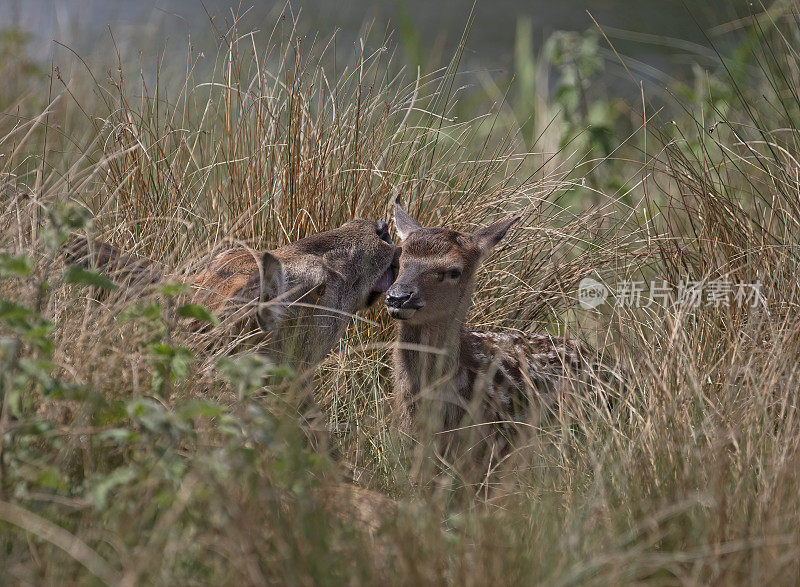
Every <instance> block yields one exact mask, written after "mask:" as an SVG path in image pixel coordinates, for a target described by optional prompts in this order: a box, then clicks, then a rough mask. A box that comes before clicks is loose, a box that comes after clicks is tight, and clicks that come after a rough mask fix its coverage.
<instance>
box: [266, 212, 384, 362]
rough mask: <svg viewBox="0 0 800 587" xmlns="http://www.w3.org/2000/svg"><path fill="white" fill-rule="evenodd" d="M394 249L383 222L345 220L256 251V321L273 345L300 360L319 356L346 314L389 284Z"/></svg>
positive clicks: (370, 300) (362, 306) (333, 341)
mask: <svg viewBox="0 0 800 587" xmlns="http://www.w3.org/2000/svg"><path fill="white" fill-rule="evenodd" d="M399 253H400V251H399V249H398V248H397V247H396V246H395V245H394V243H393V242H392V239H391V237H390V236H389V227H388V225H387V224H386V222H384V221H382V220H380V221H377V222H373V221H368V220H361V219H356V220H351V221H350V222H347V223H346V224H344V225H342V226H341V227H339V228H337V229H334V230H329V231H326V232H321V233H318V234H315V235H312V236H309V237H307V238H304V239H301V240H298V241H295V242H293V243H291V244H289V245H286V246H284V247H281V248H280V249H276V250H273V251H265V252H264V253H262V255H261V263H260V266H259V274H258V275H257V276H256V275H254V276H253V277H254V278H256V277H257V284H258V299H259V309H258V311H257V312H256V319H257V322H258V325H259V326H260V327H261V329H262V330H264V331H266V332H271V333H272V334H273V339H274V343H273V344H274V345H277V346H279V347H281V350H282V353H281V354H284V355H285V354H286V348H287V347H288V346H291V347H292V348H293V349H294V351H295V352H291V353H290V354H291V355H295V356H299V357H300V359H301V362H303V363H308V364H314V363H316V362H318V361H320V360H321V359H322V358H323V357H324V356H325V355H326V354H327V353H328V352H329V351H330V349H331V348H332V347H333V346H334V345H335V344H336V342H337V341H338V340H339V339H340V338H341V336H342V335H343V334H344V330H345V328H346V327H347V324H348V323H349V321H350V318H351V317H352V315H353V314H355V313H356V312H357V311H359V310H362V309H365V308H367V307H369V306H371V305H372V304H374V303H375V301H377V300H378V298H379V297H380V296H381V294H382V293H384V292H385V291H386V290H388V289H389V286H391V284H392V282H393V281H394V278H395V276H396V275H397V259H398V257H399Z"/></svg>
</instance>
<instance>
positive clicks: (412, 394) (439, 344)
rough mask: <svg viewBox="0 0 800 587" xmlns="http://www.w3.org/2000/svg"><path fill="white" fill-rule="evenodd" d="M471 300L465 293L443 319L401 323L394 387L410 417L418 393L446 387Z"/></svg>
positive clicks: (457, 358) (457, 356)
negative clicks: (419, 322)
mask: <svg viewBox="0 0 800 587" xmlns="http://www.w3.org/2000/svg"><path fill="white" fill-rule="evenodd" d="M471 301H472V295H471V292H465V295H464V296H463V298H462V299H461V301H460V303H459V304H458V306H457V307H456V309H455V311H453V312H452V313H450V314H449V315H448V316H447V317H446V318H445V319H442V320H439V321H436V322H431V323H426V324H408V323H405V322H400V323H399V324H398V332H397V343H398V344H397V346H396V348H395V353H394V373H395V387H396V392H397V393H398V394H399V397H398V399H399V400H400V402H401V403H402V406H401V407H402V408H403V410H404V411H405V412H407V413H408V416H409V417H410V415H411V412H413V405H414V404H415V403H416V400H417V399H418V397H419V395H420V392H421V391H425V390H428V389H444V388H446V387H448V386H449V384H450V381H451V380H452V378H453V376H454V375H455V373H456V371H457V369H458V366H459V362H460V340H461V333H462V331H463V330H464V325H465V323H466V319H467V313H468V311H469V306H470V303H471Z"/></svg>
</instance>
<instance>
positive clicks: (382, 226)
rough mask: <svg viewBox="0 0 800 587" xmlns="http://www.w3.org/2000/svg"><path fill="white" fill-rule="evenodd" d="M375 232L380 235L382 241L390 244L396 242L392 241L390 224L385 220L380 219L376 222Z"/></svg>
mask: <svg viewBox="0 0 800 587" xmlns="http://www.w3.org/2000/svg"><path fill="white" fill-rule="evenodd" d="M375 233H376V234H377V235H378V236H379V237H380V239H381V240H382V241H385V242H387V243H389V244H390V245H393V244H394V242H392V237H391V236H389V225H388V224H386V222H385V221H384V220H378V221H377V222H376V223H375Z"/></svg>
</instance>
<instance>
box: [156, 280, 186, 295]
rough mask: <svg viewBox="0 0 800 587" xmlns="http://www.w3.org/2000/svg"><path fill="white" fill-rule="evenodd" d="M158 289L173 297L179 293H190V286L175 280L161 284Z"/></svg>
mask: <svg viewBox="0 0 800 587" xmlns="http://www.w3.org/2000/svg"><path fill="white" fill-rule="evenodd" d="M158 291H159V292H160V293H161V294H163V295H165V296H167V297H170V298H174V297H175V296H179V295H181V294H188V293H192V288H191V287H189V285H187V284H186V283H181V282H175V283H166V284H164V285H162V286H161V287H159V288H158Z"/></svg>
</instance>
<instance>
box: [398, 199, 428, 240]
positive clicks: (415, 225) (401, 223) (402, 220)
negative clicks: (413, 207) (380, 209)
mask: <svg viewBox="0 0 800 587" xmlns="http://www.w3.org/2000/svg"><path fill="white" fill-rule="evenodd" d="M394 226H395V228H396V229H397V236H399V237H400V240H401V241H404V240H406V238H407V237H408V235H409V234H411V233H412V232H414V231H415V230H419V229H420V228H422V225H421V224H420V223H419V222H417V221H416V220H414V219H413V218H411V216H410V215H409V213H408V212H406V211H405V210H403V207H402V206H401V205H400V196H397V199H396V200H395V201H394Z"/></svg>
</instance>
